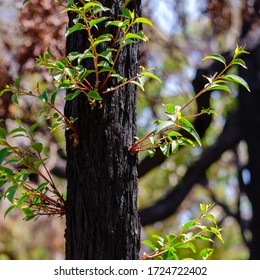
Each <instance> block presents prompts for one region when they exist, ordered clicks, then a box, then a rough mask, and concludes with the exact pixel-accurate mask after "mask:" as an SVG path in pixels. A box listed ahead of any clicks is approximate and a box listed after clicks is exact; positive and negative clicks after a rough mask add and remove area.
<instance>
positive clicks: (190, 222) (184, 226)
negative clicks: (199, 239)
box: [181, 221, 201, 231]
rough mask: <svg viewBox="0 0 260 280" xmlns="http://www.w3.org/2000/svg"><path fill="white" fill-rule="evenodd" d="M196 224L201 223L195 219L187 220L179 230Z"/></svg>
mask: <svg viewBox="0 0 260 280" xmlns="http://www.w3.org/2000/svg"><path fill="white" fill-rule="evenodd" d="M197 225H201V224H200V223H199V222H196V221H189V222H187V223H185V224H184V225H183V226H182V228H181V230H182V231H185V230H187V229H188V228H190V227H193V226H197Z"/></svg>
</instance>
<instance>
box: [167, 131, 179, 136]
mask: <svg viewBox="0 0 260 280" xmlns="http://www.w3.org/2000/svg"><path fill="white" fill-rule="evenodd" d="M167 137H182V135H181V134H180V133H179V132H178V131H174V130H173V131H170V132H169V133H168V134H167Z"/></svg>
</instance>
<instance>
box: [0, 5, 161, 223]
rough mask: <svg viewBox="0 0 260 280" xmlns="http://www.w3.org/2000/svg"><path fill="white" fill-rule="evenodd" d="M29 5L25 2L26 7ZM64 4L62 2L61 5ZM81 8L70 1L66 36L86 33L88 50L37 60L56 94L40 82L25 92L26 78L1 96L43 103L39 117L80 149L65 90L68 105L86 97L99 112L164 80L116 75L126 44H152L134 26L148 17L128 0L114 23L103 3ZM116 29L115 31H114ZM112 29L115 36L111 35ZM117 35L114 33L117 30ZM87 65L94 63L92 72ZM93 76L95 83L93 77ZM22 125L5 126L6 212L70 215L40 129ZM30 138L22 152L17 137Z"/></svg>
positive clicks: (1, 157)
mask: <svg viewBox="0 0 260 280" xmlns="http://www.w3.org/2000/svg"><path fill="white" fill-rule="evenodd" d="M27 2H29V1H23V4H26V3H27ZM58 2H59V3H60V1H58ZM80 2H81V6H80V5H79V6H77V5H75V3H74V1H68V2H67V4H68V8H66V9H65V10H64V12H68V13H71V12H73V13H75V14H76V18H75V19H74V25H73V26H72V27H70V28H68V30H67V33H66V36H70V35H71V34H73V33H74V32H79V31H84V32H86V33H87V35H88V39H89V47H88V48H87V49H86V50H85V51H84V52H83V53H79V52H72V53H70V54H68V56H66V57H63V58H61V59H57V58H56V57H55V56H54V55H53V53H52V51H51V50H50V49H48V50H47V53H46V54H44V55H42V56H40V57H39V58H38V59H37V63H36V64H35V66H36V67H44V68H46V69H48V70H49V73H50V75H51V76H52V77H53V82H54V90H53V91H51V92H48V91H46V90H44V91H42V90H41V89H40V86H39V84H38V85H37V87H36V89H35V90H34V91H26V90H24V89H23V88H22V86H21V81H22V78H21V77H18V78H17V79H16V81H15V82H14V84H13V85H7V86H6V87H5V89H4V90H2V91H1V92H0V96H2V95H3V94H5V93H7V92H9V93H11V94H12V101H13V102H14V103H15V104H18V105H19V98H20V97H23V96H27V97H31V98H35V99H38V101H41V102H42V103H43V105H44V108H43V109H42V110H41V111H40V114H41V115H42V114H44V115H45V118H46V120H48V121H50V123H51V126H50V131H51V132H53V131H55V130H56V129H57V128H58V127H60V126H61V127H62V128H64V129H69V130H71V131H72V134H71V136H70V138H71V139H72V140H73V142H72V145H73V146H74V147H76V146H77V145H78V143H79V142H78V130H77V128H76V126H75V125H74V123H75V122H76V121H77V119H75V118H73V117H69V118H67V117H66V116H65V115H64V114H63V113H62V112H61V111H60V110H59V109H58V107H57V106H56V104H55V101H56V97H57V94H59V93H60V91H61V90H67V92H68V93H67V95H66V97H65V100H67V101H68V102H70V101H72V100H73V99H75V98H77V97H78V96H79V95H80V94H84V95H85V96H86V98H87V99H88V101H89V104H90V105H91V107H92V108H94V107H95V106H96V105H97V104H98V105H99V106H98V107H99V108H102V99H103V97H102V96H104V95H105V94H109V93H110V92H112V91H115V90H116V89H118V88H120V87H123V86H125V85H127V84H129V83H133V84H135V85H136V86H138V87H139V88H141V89H142V90H144V83H145V79H146V78H147V77H149V78H152V79H155V80H157V81H159V82H161V80H160V79H159V78H158V77H157V76H156V75H154V74H153V73H151V72H150V71H151V70H152V69H146V68H144V67H140V71H139V73H136V76H134V77H131V78H127V77H121V76H120V75H119V74H118V73H117V72H116V64H117V62H118V58H119V55H120V53H121V51H122V49H124V48H125V47H126V46H128V45H131V44H135V43H136V42H137V41H140V40H141V41H147V40H148V37H147V36H146V35H145V34H144V33H143V31H140V32H137V33H133V26H135V25H139V24H146V25H149V26H151V27H153V24H152V23H151V22H150V21H149V20H148V19H146V18H143V17H136V15H135V13H134V12H132V11H130V10H128V9H127V5H128V3H129V1H126V2H125V3H124V5H123V9H122V13H121V15H119V18H118V19H115V20H111V19H110V17H109V16H107V13H108V12H109V11H110V9H109V8H107V7H104V6H103V5H102V4H101V3H100V2H99V1H89V0H85V1H80ZM101 24H103V28H105V29H107V31H105V32H104V33H103V34H99V35H96V33H97V32H96V30H97V29H98V28H99V26H100V25H101ZM115 28H116V31H115ZM112 31H113V33H112ZM114 31H115V32H114ZM84 65H91V67H90V69H87V68H86V67H85V66H84ZM90 75H94V77H95V82H94V83H92V82H91V81H92V80H93V79H89V77H90ZM110 80H114V83H113V84H115V86H114V87H109V86H108V84H111V83H110ZM17 123H18V127H16V128H15V129H13V130H11V131H10V132H8V131H6V130H5V129H4V128H0V145H1V150H0V172H1V174H0V175H1V178H0V179H1V181H0V182H1V183H0V187H3V186H5V185H6V186H7V189H6V190H5V191H4V195H3V197H4V198H7V199H8V200H9V201H10V203H11V204H12V205H11V206H10V207H9V208H8V209H7V211H6V213H5V216H6V215H7V214H8V213H10V212H11V211H12V210H14V209H17V208H20V209H21V210H22V211H23V213H24V214H25V220H30V219H32V218H36V217H38V216H40V215H50V216H51V215H55V214H57V215H59V216H62V215H64V214H65V206H64V205H65V202H64V199H63V196H62V195H61V194H60V193H59V191H58V190H57V187H56V185H55V183H54V180H53V178H52V176H51V174H50V172H49V170H48V168H47V165H46V161H47V158H46V157H45V156H43V150H44V147H43V145H42V143H40V142H37V140H36V139H35V131H36V129H37V128H38V127H39V126H40V125H41V124H40V123H35V124H33V125H32V126H31V127H29V128H28V127H26V126H25V125H24V124H23V123H22V122H21V121H20V120H18V119H17ZM19 137H24V138H27V139H28V140H29V142H30V144H29V145H28V146H27V147H26V148H23V147H21V146H17V145H14V144H13V139H14V138H19ZM32 174H36V175H37V176H39V177H40V178H41V182H40V183H39V184H36V183H33V182H31V181H30V179H29V178H30V175H32Z"/></svg>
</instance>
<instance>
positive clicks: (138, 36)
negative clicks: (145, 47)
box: [126, 33, 148, 41]
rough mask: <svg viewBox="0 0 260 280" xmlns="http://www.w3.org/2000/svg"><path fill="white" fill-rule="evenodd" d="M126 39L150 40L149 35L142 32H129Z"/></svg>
mask: <svg viewBox="0 0 260 280" xmlns="http://www.w3.org/2000/svg"><path fill="white" fill-rule="evenodd" d="M126 39H138V40H142V41H148V37H146V36H145V35H144V34H142V33H127V35H126Z"/></svg>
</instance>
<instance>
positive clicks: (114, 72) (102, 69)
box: [99, 67, 116, 74]
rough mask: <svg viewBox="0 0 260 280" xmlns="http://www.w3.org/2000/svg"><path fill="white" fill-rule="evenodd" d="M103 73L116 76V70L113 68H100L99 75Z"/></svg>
mask: <svg viewBox="0 0 260 280" xmlns="http://www.w3.org/2000/svg"><path fill="white" fill-rule="evenodd" d="M103 72H111V73H113V74H116V70H115V69H114V68H112V67H103V68H101V70H100V71H99V73H103Z"/></svg>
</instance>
